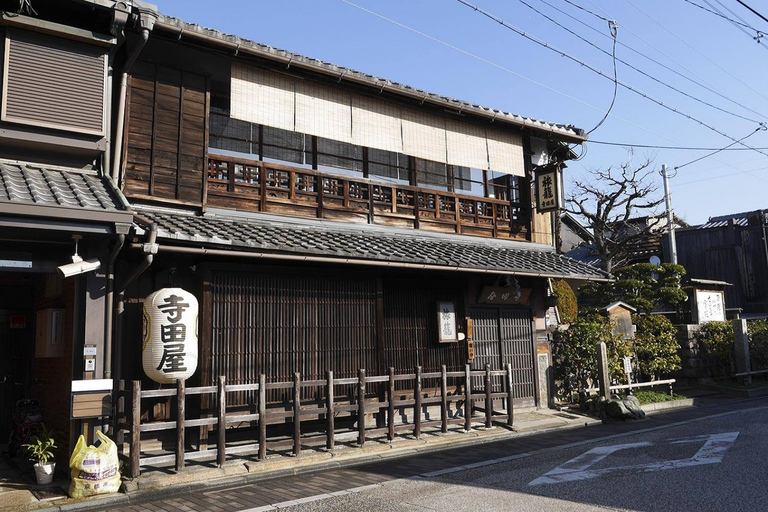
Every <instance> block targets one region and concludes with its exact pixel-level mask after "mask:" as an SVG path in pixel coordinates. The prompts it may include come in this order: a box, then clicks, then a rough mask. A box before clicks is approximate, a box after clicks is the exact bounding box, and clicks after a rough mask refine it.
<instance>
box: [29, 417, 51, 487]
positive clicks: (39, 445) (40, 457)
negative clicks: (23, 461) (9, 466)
mask: <svg viewBox="0 0 768 512" xmlns="http://www.w3.org/2000/svg"><path fill="white" fill-rule="evenodd" d="M22 446H23V447H24V448H26V449H27V455H28V456H29V460H30V461H32V462H33V463H34V468H35V476H36V477H37V483H38V484H49V483H51V482H52V481H53V471H54V470H55V469H56V461H55V460H54V453H53V450H54V449H55V448H56V433H55V432H54V431H53V430H52V429H49V428H48V427H46V426H45V425H44V424H43V425H41V426H40V430H39V431H38V432H37V433H36V434H33V435H32V437H31V438H30V439H29V442H28V443H25V444H23V445H22Z"/></svg>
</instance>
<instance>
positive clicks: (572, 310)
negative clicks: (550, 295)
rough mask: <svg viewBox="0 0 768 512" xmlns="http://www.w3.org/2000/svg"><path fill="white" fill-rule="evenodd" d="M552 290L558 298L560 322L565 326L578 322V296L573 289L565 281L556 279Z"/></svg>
mask: <svg viewBox="0 0 768 512" xmlns="http://www.w3.org/2000/svg"><path fill="white" fill-rule="evenodd" d="M552 290H553V292H554V294H555V298H557V310H558V311H559V312H560V321H561V322H563V323H564V324H570V323H571V322H573V321H574V320H576V316H577V315H578V313H579V306H578V304H577V303H576V294H575V293H574V292H573V288H571V285H569V284H568V283H567V282H566V281H565V280H564V279H555V280H553V281H552Z"/></svg>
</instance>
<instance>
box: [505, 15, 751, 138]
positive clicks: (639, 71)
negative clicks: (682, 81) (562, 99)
mask: <svg viewBox="0 0 768 512" xmlns="http://www.w3.org/2000/svg"><path fill="white" fill-rule="evenodd" d="M518 1H519V2H520V3H522V4H523V5H525V6H526V7H528V8H529V9H531V10H533V11H534V12H536V13H538V14H539V15H541V16H542V17H544V18H546V19H547V20H549V21H551V22H552V23H554V24H555V25H557V26H558V27H560V28H562V29H563V30H565V31H566V32H568V33H569V34H571V35H573V36H575V37H577V38H578V39H580V40H581V41H583V42H585V43H587V44H588V45H590V46H592V47H593V48H595V49H596V50H598V51H600V52H602V53H604V54H606V55H608V56H610V57H613V59H615V60H618V61H619V62H621V63H622V64H624V65H625V66H627V67H629V68H630V69H633V70H635V71H636V72H638V73H640V74H641V75H643V76H645V77H647V78H650V79H651V80H653V81H654V82H656V83H658V84H659V85H662V86H664V87H666V88H668V89H671V90H673V91H675V92H677V93H679V94H682V95H683V96H685V97H686V98H689V99H692V100H694V101H697V102H699V103H701V104H702V105H706V106H708V107H710V108H713V109H715V110H719V111H720V112H723V113H724V114H728V115H731V116H733V117H737V118H739V119H743V120H745V121H750V122H753V123H757V124H760V123H761V121H758V120H757V119H753V118H751V117H746V116H742V115H741V114H737V113H735V112H732V111H730V110H726V109H724V108H721V107H718V106H717V105H713V104H712V103H709V102H707V101H704V100H702V99H700V98H697V97H696V96H693V95H692V94H688V93H687V92H685V91H683V90H680V89H678V88H677V87H675V86H673V85H670V84H668V83H667V82H665V81H663V80H660V79H658V78H656V77H655V76H652V75H650V74H649V73H646V72H645V71H643V70H641V69H639V68H637V67H635V66H633V65H632V64H630V63H629V62H627V61H625V60H622V59H620V58H617V57H616V38H614V41H613V53H611V52H608V51H606V50H604V49H603V48H600V47H599V46H598V45H596V44H595V43H593V42H592V41H590V40H588V39H586V38H585V37H582V36H581V35H579V34H578V33H576V32H574V31H573V30H571V29H569V28H568V27H566V26H564V25H563V24H561V23H560V22H558V21H557V20H555V19H553V18H551V17H550V16H548V15H547V14H545V13H543V12H541V11H540V10H538V9H536V8H535V7H533V6H532V5H531V4H529V3H528V2H526V1H525V0H518ZM544 3H547V2H546V1H545V2H544ZM547 5H549V4H547ZM609 23H615V22H609ZM615 65H616V63H615V61H614V67H615ZM615 76H616V73H615V70H614V77H615ZM614 94H615V93H614ZM614 99H615V95H614ZM592 131H594V128H593V130H592ZM587 133H591V131H590V132H587Z"/></svg>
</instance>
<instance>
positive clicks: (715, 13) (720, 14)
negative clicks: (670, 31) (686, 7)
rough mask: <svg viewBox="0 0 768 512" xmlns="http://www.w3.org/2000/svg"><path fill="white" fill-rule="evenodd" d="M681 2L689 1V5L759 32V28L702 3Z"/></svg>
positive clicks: (690, 0)
mask: <svg viewBox="0 0 768 512" xmlns="http://www.w3.org/2000/svg"><path fill="white" fill-rule="evenodd" d="M683 2H687V3H689V4H691V5H693V6H695V7H698V8H699V9H701V10H702V11H705V12H708V13H710V14H714V15H715V16H718V17H720V18H723V19H724V20H727V21H730V22H731V23H734V24H736V25H741V26H742V27H744V28H748V29H750V30H754V31H755V32H760V31H759V30H757V29H756V28H754V27H752V26H751V25H748V24H747V23H743V22H741V21H736V20H734V19H733V18H729V17H728V16H726V15H725V14H723V13H721V12H719V11H714V10H712V9H708V8H707V7H704V6H703V5H699V4H697V3H696V2H694V1H692V0H683Z"/></svg>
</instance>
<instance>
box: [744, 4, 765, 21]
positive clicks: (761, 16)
mask: <svg viewBox="0 0 768 512" xmlns="http://www.w3.org/2000/svg"><path fill="white" fill-rule="evenodd" d="M736 1H737V2H739V3H740V4H741V5H743V6H744V7H746V8H747V9H749V10H750V11H752V14H755V15H756V16H759V17H760V18H761V19H762V20H763V21H768V18H766V17H765V16H763V15H762V14H760V13H759V12H757V11H756V10H754V9H753V8H752V7H750V6H749V5H747V3H746V2H742V0H736Z"/></svg>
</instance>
